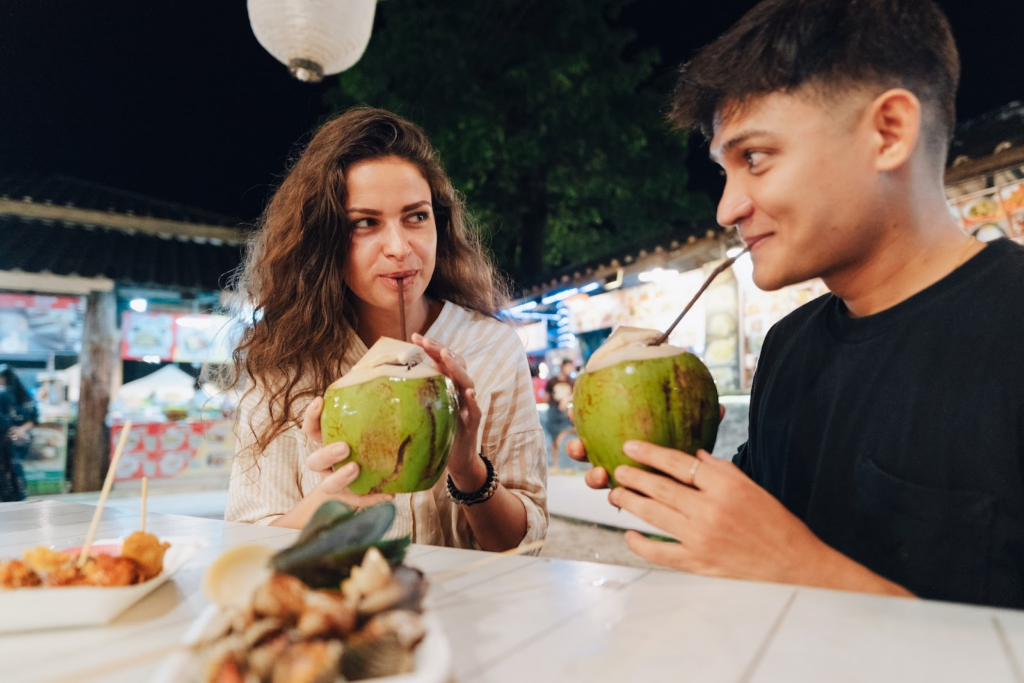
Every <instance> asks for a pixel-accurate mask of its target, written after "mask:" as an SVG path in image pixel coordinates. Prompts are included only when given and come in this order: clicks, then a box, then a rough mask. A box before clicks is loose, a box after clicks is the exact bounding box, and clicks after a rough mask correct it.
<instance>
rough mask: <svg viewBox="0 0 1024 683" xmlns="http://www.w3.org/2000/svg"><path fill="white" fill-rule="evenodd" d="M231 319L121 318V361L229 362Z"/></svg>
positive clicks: (150, 315)
mask: <svg viewBox="0 0 1024 683" xmlns="http://www.w3.org/2000/svg"><path fill="white" fill-rule="evenodd" d="M231 331H232V320H231V318H229V317H227V316H224V315H185V314H177V313H136V312H133V311H125V312H124V313H123V314H122V317H121V358H123V359H124V360H153V361H157V360H159V361H173V362H176V363H227V362H230V360H231V350H232V344H231V342H230V334H231Z"/></svg>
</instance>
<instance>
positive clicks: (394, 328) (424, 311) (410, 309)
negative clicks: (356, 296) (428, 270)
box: [355, 296, 441, 348]
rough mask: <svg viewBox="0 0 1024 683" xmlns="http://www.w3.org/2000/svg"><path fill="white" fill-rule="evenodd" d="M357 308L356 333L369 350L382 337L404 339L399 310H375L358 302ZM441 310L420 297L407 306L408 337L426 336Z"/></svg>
mask: <svg viewBox="0 0 1024 683" xmlns="http://www.w3.org/2000/svg"><path fill="white" fill-rule="evenodd" d="M355 308H356V314H357V316H358V319H359V326H358V328H357V329H356V333H357V334H358V335H359V338H360V339H361V340H362V341H363V343H364V344H366V347H367V348H369V347H371V346H373V345H374V344H375V343H376V342H377V340H378V339H380V338H381V337H391V338H392V339H402V322H401V320H400V318H399V315H398V310H397V309H396V310H393V311H392V310H386V309H380V308H375V307H373V306H368V305H367V304H365V303H363V302H362V301H358V300H357V301H356V302H355ZM435 309H436V310H435ZM440 310H441V304H439V303H437V302H433V301H431V300H430V299H428V298H427V297H425V296H424V297H420V299H419V301H417V302H415V303H413V304H406V308H405V326H406V335H407V336H409V337H411V336H412V335H413V333H415V332H419V333H420V334H426V332H427V328H429V327H430V325H431V324H432V323H433V322H434V320H436V319H437V316H438V314H439V313H440ZM402 341H409V339H402Z"/></svg>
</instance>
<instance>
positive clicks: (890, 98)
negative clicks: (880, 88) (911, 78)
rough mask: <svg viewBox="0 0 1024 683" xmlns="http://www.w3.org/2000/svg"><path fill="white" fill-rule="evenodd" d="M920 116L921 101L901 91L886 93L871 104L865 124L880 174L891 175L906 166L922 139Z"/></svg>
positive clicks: (897, 89) (895, 89)
mask: <svg viewBox="0 0 1024 683" xmlns="http://www.w3.org/2000/svg"><path fill="white" fill-rule="evenodd" d="M922 115H923V113H922V108H921V101H920V100H919V99H917V96H916V95H914V93H912V92H910V91H909V90H905V89H903V88H893V89H891V90H886V91H885V92H884V93H882V94H881V95H879V96H878V97H876V98H875V100H874V102H872V103H871V105H870V107H869V108H868V121H867V123H868V125H870V126H871V130H872V135H873V137H874V140H875V143H876V146H875V154H876V158H875V167H876V168H877V169H878V170H879V171H894V170H896V169H898V168H900V167H901V166H903V165H904V164H905V163H907V160H909V159H910V157H911V156H912V155H913V153H914V150H915V149H916V148H917V144H918V140H919V139H920V138H921V124H922Z"/></svg>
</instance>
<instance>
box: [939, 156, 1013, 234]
mask: <svg viewBox="0 0 1024 683" xmlns="http://www.w3.org/2000/svg"><path fill="white" fill-rule="evenodd" d="M1000 178H1001V179H1003V180H1006V179H1007V178H1009V179H1010V180H1009V182H998V181H997V180H998V179H1000ZM1022 178H1024V167H1021V168H1018V169H1011V170H1009V171H1005V172H1000V173H999V174H998V175H997V176H995V177H994V178H990V179H989V180H988V181H987V182H988V184H989V185H991V186H990V187H987V188H985V189H983V190H979V191H977V192H972V193H970V194H965V195H962V196H959V197H954V198H952V199H950V200H949V209H950V213H951V214H952V215H953V218H954V219H955V220H956V221H957V223H959V225H960V226H961V227H962V228H964V229H965V230H967V231H968V232H969V233H970V234H972V235H974V236H975V237H977V238H978V239H979V240H982V241H984V242H988V241H990V240H994V239H999V238H1001V237H1009V238H1011V239H1016V238H1019V237H1022V236H1024V179H1022ZM949 191H951V192H956V191H957V190H956V188H951V190H949Z"/></svg>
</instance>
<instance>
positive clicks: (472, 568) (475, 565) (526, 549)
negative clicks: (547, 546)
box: [428, 541, 544, 583]
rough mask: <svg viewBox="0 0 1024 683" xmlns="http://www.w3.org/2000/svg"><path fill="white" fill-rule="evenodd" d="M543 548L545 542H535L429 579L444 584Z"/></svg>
mask: <svg viewBox="0 0 1024 683" xmlns="http://www.w3.org/2000/svg"><path fill="white" fill-rule="evenodd" d="M543 546H544V541H534V542H533V543H527V544H526V545H521V546H519V547H518V548H512V550H506V551H505V552H503V553H496V554H494V555H491V556H490V557H485V558H483V559H482V560H477V561H476V562H470V563H469V564H467V565H466V566H465V567H459V568H458V569H452V570H451V571H447V572H441V573H440V574H438V575H437V576H431V577H428V578H429V579H430V583H442V582H444V581H450V580H451V579H454V578H455V577H457V576H462V575H463V574H468V573H469V572H474V571H476V570H477V569H480V568H481V567H486V566H487V565H489V564H491V563H493V562H497V561H499V560H503V559H505V558H506V557H511V556H513V555H522V554H524V553H528V552H530V551H531V550H538V549H539V548H542V547H543Z"/></svg>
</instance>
